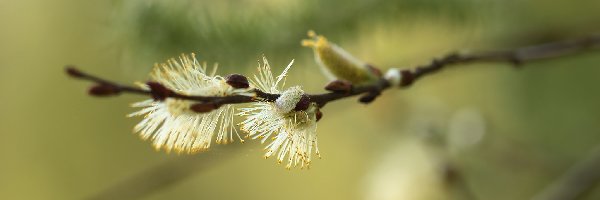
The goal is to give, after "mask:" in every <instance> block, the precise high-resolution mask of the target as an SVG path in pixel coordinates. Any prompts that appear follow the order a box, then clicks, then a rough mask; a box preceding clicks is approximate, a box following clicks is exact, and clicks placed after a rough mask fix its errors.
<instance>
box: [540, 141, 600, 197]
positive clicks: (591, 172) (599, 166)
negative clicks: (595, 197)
mask: <svg viewBox="0 0 600 200" xmlns="http://www.w3.org/2000/svg"><path fill="white" fill-rule="evenodd" d="M598 183H600V146H597V147H596V148H595V149H594V150H593V151H592V152H591V153H590V155H589V156H588V157H587V158H584V159H583V160H581V161H579V163H576V164H575V165H574V166H572V167H571V169H569V170H567V172H566V173H565V174H564V175H563V176H562V177H560V178H559V179H558V180H556V181H555V182H554V183H552V184H551V185H550V186H548V187H547V188H546V189H544V190H543V191H542V192H541V193H540V194H538V195H537V196H536V197H535V198H533V199H534V200H574V199H584V197H586V195H588V194H589V193H590V192H591V191H592V190H593V189H594V187H596V186H597V185H598Z"/></svg>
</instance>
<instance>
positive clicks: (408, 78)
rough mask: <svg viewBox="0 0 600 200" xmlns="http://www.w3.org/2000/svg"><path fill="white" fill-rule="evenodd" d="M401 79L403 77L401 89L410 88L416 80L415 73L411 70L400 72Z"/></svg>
mask: <svg viewBox="0 0 600 200" xmlns="http://www.w3.org/2000/svg"><path fill="white" fill-rule="evenodd" d="M400 77H402V79H401V80H400V87H406V86H410V85H411V84H412V83H413V81H414V80H415V77H414V75H413V73H412V72H411V71H409V70H402V71H400Z"/></svg>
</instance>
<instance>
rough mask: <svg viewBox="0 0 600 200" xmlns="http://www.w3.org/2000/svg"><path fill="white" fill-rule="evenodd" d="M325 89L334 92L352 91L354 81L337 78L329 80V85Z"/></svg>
mask: <svg viewBox="0 0 600 200" xmlns="http://www.w3.org/2000/svg"><path fill="white" fill-rule="evenodd" d="M325 90H328V91H332V92H343V93H350V92H351V91H352V83H350V82H349V81H346V80H335V81H331V82H329V84H327V86H325Z"/></svg>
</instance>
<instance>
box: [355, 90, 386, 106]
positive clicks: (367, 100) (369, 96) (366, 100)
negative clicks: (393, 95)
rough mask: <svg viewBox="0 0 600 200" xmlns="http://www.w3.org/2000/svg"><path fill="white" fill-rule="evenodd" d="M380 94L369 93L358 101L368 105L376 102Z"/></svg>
mask: <svg viewBox="0 0 600 200" xmlns="http://www.w3.org/2000/svg"><path fill="white" fill-rule="evenodd" d="M379 94H381V93H380V92H369V93H367V94H365V95H363V96H361V97H360V98H359V99H358V101H359V102H361V103H364V104H368V103H371V102H373V100H375V99H376V98H377V96H379Z"/></svg>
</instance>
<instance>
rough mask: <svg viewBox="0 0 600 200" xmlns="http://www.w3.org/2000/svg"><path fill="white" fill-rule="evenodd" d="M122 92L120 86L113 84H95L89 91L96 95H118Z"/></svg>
mask: <svg viewBox="0 0 600 200" xmlns="http://www.w3.org/2000/svg"><path fill="white" fill-rule="evenodd" d="M120 92H121V90H119V88H117V87H115V86H112V85H95V86H92V87H91V88H90V90H89V91H88V93H89V94H90V95H92V96H96V97H107V96H113V95H118V94H119V93H120Z"/></svg>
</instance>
